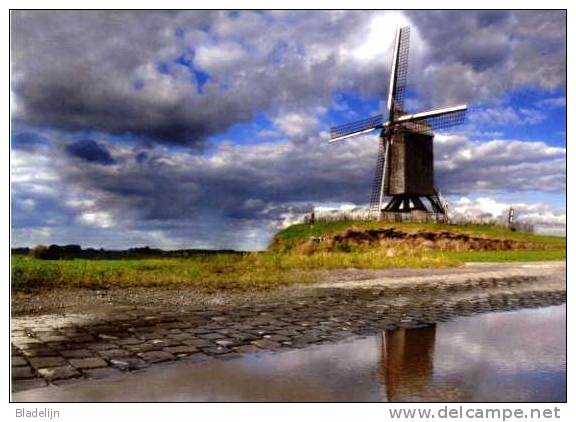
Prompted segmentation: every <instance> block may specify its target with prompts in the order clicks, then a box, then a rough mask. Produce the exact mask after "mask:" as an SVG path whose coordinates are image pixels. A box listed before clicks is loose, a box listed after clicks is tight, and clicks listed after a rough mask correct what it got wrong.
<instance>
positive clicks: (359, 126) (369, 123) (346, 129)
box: [330, 114, 384, 139]
mask: <svg viewBox="0 0 576 422" xmlns="http://www.w3.org/2000/svg"><path fill="white" fill-rule="evenodd" d="M383 120H384V116H382V115H381V114H378V115H376V116H372V117H369V118H367V119H363V120H358V121H356V122H352V123H347V124H345V125H341V126H335V127H333V128H331V129H330V139H336V138H339V137H341V136H346V135H351V134H353V133H356V132H362V131H365V130H368V129H377V128H379V127H382V123H383Z"/></svg>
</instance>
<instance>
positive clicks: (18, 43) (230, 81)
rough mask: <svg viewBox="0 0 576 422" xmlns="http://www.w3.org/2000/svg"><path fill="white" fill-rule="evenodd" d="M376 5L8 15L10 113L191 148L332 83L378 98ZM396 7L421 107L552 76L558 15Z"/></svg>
mask: <svg viewBox="0 0 576 422" xmlns="http://www.w3.org/2000/svg"><path fill="white" fill-rule="evenodd" d="M382 13H383V12H377V13H376V12H375V13H373V12H361V11H348V12H341V11H333V12H322V11H318V12H298V11H291V12H262V13H252V12H242V13H239V14H238V15H237V16H234V15H231V14H229V13H225V12H217V11H188V12H138V11H132V12H127V11H126V12H122V11H113V12H112V11H111V12H94V11H92V12H86V11H75V12H74V11H51V12H39V11H26V12H25V11H18V12H13V14H12V20H11V21H12V22H11V25H12V27H11V32H12V39H13V43H12V73H13V80H12V90H13V93H14V96H15V100H16V104H17V105H18V107H17V113H16V115H17V117H19V118H21V119H22V120H23V121H25V122H27V123H31V124H37V125H47V126H52V127H59V128H63V129H67V130H76V129H85V128H88V129H94V128H96V129H98V130H102V131H108V132H112V133H134V134H137V135H141V136H145V137H148V138H150V139H151V140H159V141H162V142H170V143H178V144H187V145H197V146H199V145H201V144H202V142H203V141H204V140H205V139H206V138H207V137H209V136H210V135H214V134H217V133H221V132H224V131H226V130H227V129H228V128H229V127H231V126H233V125H234V124H236V123H240V122H246V121H249V120H250V119H252V118H253V117H254V115H255V114H256V113H257V112H259V111H265V112H267V113H269V114H271V115H275V114H279V115H281V114H282V113H283V112H286V111H290V110H301V109H305V108H310V107H314V106H318V105H323V106H327V105H329V104H330V103H331V101H332V98H333V94H334V92H335V91H338V90H350V89H352V90H356V91H358V92H362V93H364V94H368V93H370V94H371V95H381V94H384V92H385V91H386V88H387V86H386V85H387V82H386V81H387V79H388V78H387V77H386V73H387V67H386V61H387V60H386V58H387V57H388V52H387V50H386V48H385V47H386V46H387V45H388V44H389V43H390V42H391V41H392V35H393V31H392V29H391V30H390V31H389V34H383V35H379V37H383V38H386V37H388V38H389V39H382V40H380V39H376V40H373V42H374V45H371V46H369V48H371V49H374V48H376V49H380V50H382V52H381V54H380V53H378V54H376V55H375V57H372V58H370V59H366V58H362V55H359V54H357V53H358V51H361V47H362V43H363V42H364V41H365V40H366V39H370V34H371V32H370V31H372V30H373V28H372V26H371V22H372V17H373V16H377V15H382ZM391 13H392V15H394V16H396V17H398V16H400V15H401V13H400V12H391ZM407 16H408V18H409V20H410V21H411V25H412V26H413V29H414V34H415V36H414V37H413V47H414V48H413V51H412V53H411V54H412V55H411V68H412V73H411V74H412V75H415V76H413V77H412V80H411V81H410V83H411V86H412V87H414V88H417V89H419V90H420V94H421V95H422V96H423V99H424V100H425V101H428V102H431V103H434V105H443V104H446V103H448V102H452V101H473V100H474V101H480V100H487V99H494V98H495V97H498V96H499V95H500V94H501V93H502V92H503V91H504V90H506V89H510V88H512V89H514V88H520V87H536V88H546V89H553V88H557V87H559V86H561V85H562V84H563V83H564V82H565V80H564V70H565V50H564V48H565V41H564V37H565V29H564V27H563V23H564V19H565V14H564V13H563V12H514V13H511V12H506V11H491V12H458V11H449V12H407ZM393 19H396V18H391V20H389V21H386V22H387V25H388V26H390V25H393V22H394V20H393ZM398 19H399V18H398ZM398 22H401V20H398ZM404 22H406V20H405V19H404ZM371 28H372V29H371ZM262 34H266V36H262ZM419 44H421V45H419ZM359 49H360V50H359Z"/></svg>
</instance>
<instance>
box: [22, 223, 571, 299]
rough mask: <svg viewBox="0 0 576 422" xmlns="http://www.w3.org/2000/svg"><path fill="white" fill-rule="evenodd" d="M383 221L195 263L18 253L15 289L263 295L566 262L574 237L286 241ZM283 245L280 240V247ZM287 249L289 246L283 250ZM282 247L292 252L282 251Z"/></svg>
mask: <svg viewBox="0 0 576 422" xmlns="http://www.w3.org/2000/svg"><path fill="white" fill-rule="evenodd" d="M390 226H392V225H391V224H385V223H378V222H365V221H362V222H328V223H317V224H315V225H314V226H312V227H310V226H307V225H303V224H299V225H295V226H292V227H289V228H288V229H286V230H283V231H281V232H280V233H278V234H277V236H276V239H277V243H275V244H273V245H272V247H271V250H270V251H268V252H262V253H250V254H246V255H234V254H218V255H209V256H194V257H191V258H137V259H114V260H110V259H72V260H59V261H47V260H39V259H35V258H32V257H29V256H21V255H14V256H12V266H11V270H12V288H13V289H14V290H30V289H37V288H53V287H85V288H94V289H106V288H113V287H135V286H142V287H146V286H163V287H172V286H174V287H175V286H189V287H192V288H194V289H196V290H197V291H201V292H216V291H224V290H225V291H258V290H268V289H274V288H278V287H281V286H287V285H290V284H294V283H309V282H314V281H315V280H317V279H318V277H319V273H320V271H322V270H335V269H341V268H364V269H383V268H401V267H411V268H415V267H416V268H437V267H449V266H458V265H462V264H463V263H465V262H503V261H546V260H563V259H566V239H565V238H558V237H552V236H539V235H534V234H527V233H518V232H511V231H509V230H506V229H503V228H498V227H494V226H487V225H467V226H453V225H444V224H414V223H411V224H409V223H406V224H394V225H393V226H394V227H396V228H398V229H401V230H410V231H412V230H420V229H430V230H435V231H438V230H449V231H452V232H461V233H467V234H470V235H475V236H482V237H491V238H499V239H513V240H523V241H528V242H534V244H535V245H539V247H535V248H532V250H516V251H514V250H512V251H475V252H469V251H467V252H439V251H423V250H416V249H409V248H405V249H400V248H398V249H397V250H395V251H394V253H393V254H391V253H390V252H388V251H387V250H386V249H385V248H375V247H372V248H353V249H350V250H348V251H314V252H313V253H310V252H308V253H302V252H300V253H298V252H290V251H289V249H290V248H286V247H285V246H286V244H293V243H294V242H298V241H301V240H305V239H307V238H310V237H319V236H328V235H331V234H334V233H337V232H339V231H343V230H346V229H347V228H350V227H355V228H359V229H362V228H364V229H369V228H379V227H390ZM278 242H279V243H278ZM278 246H281V247H278ZM280 250H284V251H286V250H288V251H287V252H280Z"/></svg>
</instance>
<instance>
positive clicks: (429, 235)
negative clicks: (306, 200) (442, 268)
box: [297, 228, 545, 251]
mask: <svg viewBox="0 0 576 422" xmlns="http://www.w3.org/2000/svg"><path fill="white" fill-rule="evenodd" d="M359 246H368V247H381V248H385V249H389V250H396V249H410V250H440V251H507V250H519V249H534V248H536V247H537V248H543V247H545V245H540V244H534V243H532V242H522V241H516V240H509V239H491V238H483V237H477V236H470V235H467V234H464V233H451V232H448V231H440V232H435V231H428V230H419V231H416V232H405V231H402V230H398V229H396V228H383V229H372V230H361V229H354V228H352V229H348V230H346V231H344V232H342V233H338V234H335V235H332V236H326V237H323V238H313V239H308V240H306V241H304V242H302V244H300V245H299V247H297V248H298V249H310V248H317V249H323V250H329V251H334V250H350V249H351V248H354V247H359Z"/></svg>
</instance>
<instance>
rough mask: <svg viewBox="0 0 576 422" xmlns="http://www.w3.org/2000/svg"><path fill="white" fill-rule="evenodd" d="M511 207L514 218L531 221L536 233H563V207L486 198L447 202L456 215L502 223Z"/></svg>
mask: <svg viewBox="0 0 576 422" xmlns="http://www.w3.org/2000/svg"><path fill="white" fill-rule="evenodd" d="M510 208H514V219H515V221H518V222H522V223H528V224H532V225H533V226H534V229H535V231H536V232H538V233H543V234H553V235H564V236H565V235H566V210H565V209H558V208H555V207H552V206H551V205H549V204H546V203H542V202H540V203H531V204H528V203H523V202H516V201H511V202H503V201H498V200H495V199H493V198H488V197H479V198H475V199H470V198H468V197H460V198H458V199H455V200H452V201H450V207H449V210H450V213H451V214H452V215H453V216H454V217H456V218H458V217H464V218H466V219H480V220H485V221H494V220H498V221H501V222H503V223H504V222H506V221H508V220H507V217H508V211H509V209H510Z"/></svg>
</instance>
